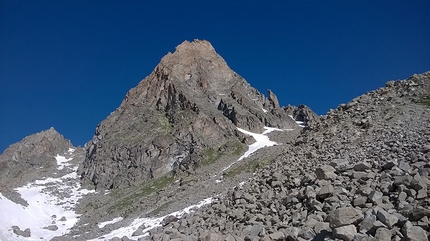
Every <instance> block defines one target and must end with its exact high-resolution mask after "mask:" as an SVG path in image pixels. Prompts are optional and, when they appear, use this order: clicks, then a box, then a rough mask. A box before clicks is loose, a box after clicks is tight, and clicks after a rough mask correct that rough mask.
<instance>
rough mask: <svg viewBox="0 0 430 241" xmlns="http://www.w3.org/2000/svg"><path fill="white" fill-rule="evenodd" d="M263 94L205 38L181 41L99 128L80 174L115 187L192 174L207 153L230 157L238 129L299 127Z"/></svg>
mask: <svg viewBox="0 0 430 241" xmlns="http://www.w3.org/2000/svg"><path fill="white" fill-rule="evenodd" d="M268 95H269V97H268V98H266V97H265V96H264V95H263V94H261V93H260V92H258V91H257V90H256V89H254V88H253V87H251V86H250V85H249V84H248V83H247V82H246V81H245V80H244V79H243V78H242V77H240V76H239V75H238V74H236V73H235V72H234V71H232V70H231V69H230V68H229V67H228V66H227V64H226V62H225V61H224V60H223V59H222V58H221V56H219V55H218V54H217V53H216V52H215V50H214V48H213V47H212V45H211V44H210V43H209V42H207V41H200V40H195V41H193V42H188V41H185V42H183V43H182V44H180V45H179V46H177V47H176V51H175V52H174V53H168V54H167V55H166V56H164V57H163V58H162V60H161V62H160V64H158V65H157V67H156V68H155V69H154V71H153V72H152V73H151V74H150V75H149V76H148V77H146V78H145V79H144V80H142V81H141V82H140V83H139V84H138V85H137V86H136V87H135V88H133V89H131V90H130V91H129V92H128V93H127V95H126V96H125V98H124V100H123V102H122V103H121V105H120V106H119V107H118V109H117V110H115V111H114V112H112V113H111V114H110V115H109V116H108V117H107V118H106V119H105V120H104V121H102V122H101V123H100V124H99V125H98V126H97V128H96V132H95V135H94V137H93V139H92V141H91V142H90V143H89V144H88V145H87V156H86V159H85V161H84V163H83V165H82V166H81V168H80V172H81V175H82V179H83V181H84V182H85V183H92V184H94V185H95V186H100V187H104V188H118V187H121V186H130V185H135V184H138V183H141V182H142V181H146V180H149V179H152V178H158V177H161V176H163V175H165V174H167V173H169V172H172V171H174V172H184V171H185V172H193V170H195V168H197V167H198V166H199V165H202V163H203V162H204V160H207V159H210V157H208V153H214V152H215V153H221V152H222V153H224V154H228V153H232V152H234V151H237V148H238V147H240V146H242V145H243V144H242V141H243V140H244V138H245V137H244V136H243V134H241V133H240V132H239V131H238V130H237V127H240V128H243V129H246V130H250V131H254V132H260V131H262V130H263V129H262V127H264V126H271V127H277V128H281V129H285V128H293V127H297V124H296V123H295V122H294V120H293V119H292V118H290V117H288V113H287V111H285V110H284V109H283V108H281V107H280V106H279V103H278V100H277V98H276V96H275V94H274V93H273V92H271V91H269V94H268ZM215 156H216V155H215Z"/></svg>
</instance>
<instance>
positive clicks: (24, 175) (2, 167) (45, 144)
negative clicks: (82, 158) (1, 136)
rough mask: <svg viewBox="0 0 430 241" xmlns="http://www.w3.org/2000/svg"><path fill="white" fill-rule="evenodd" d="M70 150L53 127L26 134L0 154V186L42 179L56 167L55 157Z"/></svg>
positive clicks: (67, 141)
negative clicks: (43, 173)
mask: <svg viewBox="0 0 430 241" xmlns="http://www.w3.org/2000/svg"><path fill="white" fill-rule="evenodd" d="M69 148H74V147H73V145H72V143H71V142H70V141H69V140H66V139H65V138H64V137H63V136H62V135H60V134H59V133H58V132H57V131H56V130H55V129H54V128H52V127H51V128H50V129H48V130H45V131H42V132H39V133H36V134H33V135H30V136H27V137H25V138H24V139H22V140H21V141H20V142H18V143H15V144H12V145H10V146H9V147H8V148H7V149H6V150H5V151H4V152H3V154H1V155H0V183H1V184H0V187H3V188H5V187H10V186H15V185H16V184H25V183H26V182H28V181H30V180H33V179H35V178H36V177H40V176H42V175H41V173H42V172H46V171H47V170H48V169H49V168H50V167H56V165H57V163H56V160H55V156H56V155H57V154H59V153H64V152H67V150H68V149H69Z"/></svg>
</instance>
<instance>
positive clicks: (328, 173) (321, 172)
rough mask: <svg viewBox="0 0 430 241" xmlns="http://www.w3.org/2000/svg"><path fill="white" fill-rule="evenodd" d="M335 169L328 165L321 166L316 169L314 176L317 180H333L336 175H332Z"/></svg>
mask: <svg viewBox="0 0 430 241" xmlns="http://www.w3.org/2000/svg"><path fill="white" fill-rule="evenodd" d="M335 171H336V169H334V167H332V166H329V165H323V166H320V167H318V168H317V169H316V171H315V174H316V175H317V178H318V179H323V180H333V179H335V178H336V177H337V175H336V173H334V172H335Z"/></svg>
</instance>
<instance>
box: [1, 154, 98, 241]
mask: <svg viewBox="0 0 430 241" xmlns="http://www.w3.org/2000/svg"><path fill="white" fill-rule="evenodd" d="M71 150H73V149H71ZM71 150H69V153H73V151H71ZM56 159H57V164H58V169H59V170H61V169H63V168H68V169H67V170H68V171H70V173H68V174H66V175H64V176H61V177H59V178H46V179H41V180H37V181H35V182H33V183H29V184H27V185H25V186H22V187H19V188H17V189H15V191H17V192H18V193H19V194H21V197H22V199H24V200H25V201H26V202H27V203H28V206H23V205H20V204H17V203H14V202H12V201H11V200H9V199H7V198H6V197H5V196H4V195H3V194H1V193H0V240H50V239H52V238H53V237H55V236H61V235H64V234H66V233H68V232H69V230H70V228H72V227H73V226H74V225H75V224H76V223H77V222H78V219H79V216H78V215H77V214H76V213H75V211H74V207H75V205H76V203H77V202H78V200H79V199H80V198H82V197H83V195H86V194H88V193H91V192H94V191H90V190H86V189H80V184H79V179H78V176H77V174H76V169H77V166H75V167H73V168H69V166H71V164H70V163H69V161H70V160H72V158H68V159H66V158H65V157H64V156H60V155H57V156H56ZM12 226H18V227H19V229H20V230H22V231H24V230H25V229H27V228H29V229H30V232H31V236H30V237H23V236H18V235H16V234H15V233H14V232H13V228H12Z"/></svg>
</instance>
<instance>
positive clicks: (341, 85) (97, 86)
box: [0, 0, 430, 152]
mask: <svg viewBox="0 0 430 241" xmlns="http://www.w3.org/2000/svg"><path fill="white" fill-rule="evenodd" d="M429 12H430V1H428V0H422V1H420V0H414V1H396V0H392V1H367V0H364V1H361V0H360V1H353V0H339V1H332V0H328V1H310V0H309V1H306V0H300V1H281V0H279V1H253V0H249V1H223V0H222V1H220V0H218V1H165V0H161V1H133V0H130V1H110V0H107V1H106V0H105V1H95V0H93V1H83V0H73V1H72V0H65V1H46V0H40V1H21V0H11V1H5V0H0V113H1V116H0V152H2V151H3V150H4V149H5V148H7V146H8V145H10V144H12V143H15V142H17V141H20V140H21V139H22V138H24V137H25V136H27V135H30V134H33V133H36V132H39V131H42V130H45V129H48V128H50V127H51V126H52V127H54V128H55V129H57V130H58V131H59V132H60V133H61V134H63V135H64V136H65V137H66V138H67V139H70V140H71V141H72V143H73V144H74V145H76V146H77V145H83V144H84V143H85V142H87V141H88V140H90V139H91V138H92V135H93V134H94V130H95V127H96V126H97V124H98V123H99V122H101V121H102V120H103V119H105V118H106V117H107V116H108V115H109V114H110V113H111V112H112V111H114V110H115V109H116V108H117V107H118V106H119V104H120V103H121V101H122V99H123V98H124V96H125V94H126V92H127V91H128V90H129V89H130V88H132V87H134V86H136V85H137V84H138V82H139V81H140V80H142V79H143V78H144V77H146V76H147V75H149V74H150V73H151V71H152V70H153V69H154V67H155V66H156V65H157V64H158V62H159V61H160V59H161V58H162V57H163V56H164V55H165V54H166V53H167V52H169V51H170V52H172V51H174V49H175V47H176V46H177V45H178V44H180V43H181V42H183V41H184V40H190V41H191V40H193V39H196V38H197V39H206V40H208V41H210V42H211V43H212V45H213V46H214V47H215V49H216V50H217V52H218V53H219V54H220V55H221V56H222V57H223V58H224V59H225V60H226V61H227V63H228V64H229V66H230V67H231V68H232V69H233V70H234V71H236V72H237V73H238V74H240V75H241V76H243V77H244V78H245V79H246V80H247V81H248V82H249V83H250V84H251V85H252V86H254V87H256V88H257V89H259V90H260V91H261V92H263V93H264V94H266V90H267V89H272V90H273V91H274V92H275V94H277V96H278V99H279V101H280V103H281V105H284V106H285V105H288V104H292V105H299V104H306V105H308V106H310V107H311V108H312V109H313V110H314V111H315V112H317V113H318V114H325V113H326V112H327V111H328V110H329V109H330V108H336V106H337V105H338V104H340V103H345V102H348V101H349V100H351V99H353V98H354V97H356V96H358V95H361V94H363V93H365V92H367V91H370V90H373V89H377V88H379V87H381V86H383V85H384V84H385V82H386V81H388V80H395V79H404V78H407V77H409V76H410V75H412V74H414V73H423V72H425V71H429V70H430V14H429Z"/></svg>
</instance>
